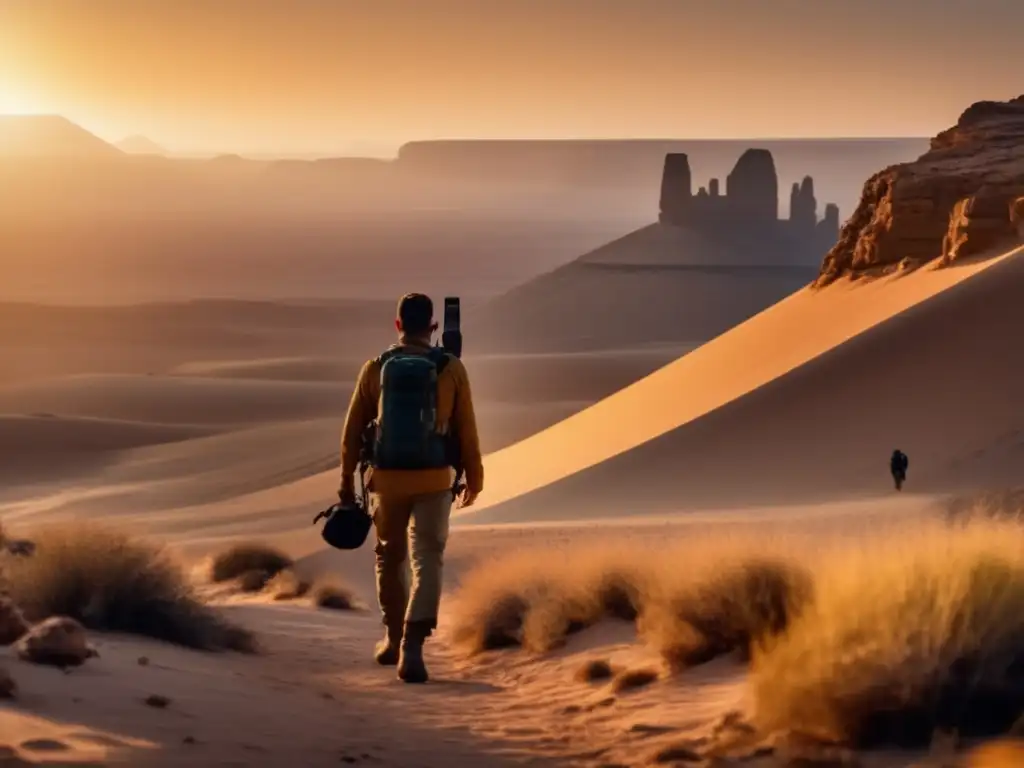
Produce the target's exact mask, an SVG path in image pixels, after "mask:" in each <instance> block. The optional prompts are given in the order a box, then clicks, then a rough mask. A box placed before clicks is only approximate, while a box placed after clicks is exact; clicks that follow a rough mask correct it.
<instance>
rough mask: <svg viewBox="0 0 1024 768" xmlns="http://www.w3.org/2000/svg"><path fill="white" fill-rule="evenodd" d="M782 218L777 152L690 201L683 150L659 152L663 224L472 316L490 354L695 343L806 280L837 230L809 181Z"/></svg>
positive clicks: (758, 153)
mask: <svg viewBox="0 0 1024 768" xmlns="http://www.w3.org/2000/svg"><path fill="white" fill-rule="evenodd" d="M790 202H791V207H792V213H791V216H790V218H789V219H785V220H780V219H779V215H778V210H779V181H778V176H777V174H776V171H775V162H774V159H773V157H772V154H771V153H770V152H768V151H767V150H764V149H749V150H747V151H745V152H743V153H742V155H741V156H740V158H739V161H738V162H737V163H736V165H735V167H734V168H733V170H732V172H731V173H730V174H728V177H727V178H726V191H725V194H722V193H721V190H720V189H719V183H718V180H717V179H711V181H710V183H709V184H708V187H707V188H704V187H701V188H700V189H699V190H698V192H697V194H693V190H692V178H691V171H690V163H689V159H688V157H687V155H685V154H683V153H679V152H670V153H668V154H666V155H665V156H664V172H663V175H662V182H661V203H660V215H659V217H658V223H655V224H651V225H649V226H646V227H642V228H641V229H638V230H635V231H634V232H631V233H629V234H627V235H626V236H624V237H622V238H619V239H618V240H614V241H612V242H610V243H608V244H606V245H604V246H602V247H600V248H597V249H596V250H593V251H591V252H590V253H587V254H584V255H583V256H581V257H579V258H578V259H576V260H574V261H572V262H570V263H569V264H566V265H564V266H562V267H559V268H558V269H556V270H554V271H552V272H549V273H547V274H544V275H540V276H538V277H536V278H534V279H533V280H530V281H529V282H527V283H524V284H523V285H520V286H518V287H516V288H514V289H513V290H511V291H509V292H508V293H506V294H503V295H502V296H499V297H497V298H496V299H493V300H492V301H490V302H489V303H487V304H485V305H483V306H482V307H480V308H479V310H477V311H475V313H474V315H473V319H472V324H473V328H474V333H475V334H477V338H479V339H480V340H481V342H482V343H483V345H484V346H485V347H486V348H488V349H490V350H496V351H515V352H566V351H577V352H578V351H583V350H599V349H624V348H635V347H638V346H643V345H650V344H654V343H664V344H670V343H671V344H684V345H697V344H701V343H703V342H705V341H708V340H709V339H711V338H714V337H715V336H717V335H718V334H720V333H723V332H725V331H727V330H728V329H730V328H732V327H733V326H735V325H737V324H738V323H741V322H743V321H744V320H746V319H748V318H749V317H751V316H752V315H755V314H757V313H758V312H760V311H761V310H763V309H765V308H766V307H768V306H770V305H772V304H774V303H775V302H777V301H779V300H781V299H783V298H785V297H786V296H788V295H789V294H791V293H793V292H794V291H796V290H799V289H800V288H802V287H804V286H806V285H808V284H809V283H811V282H812V281H813V280H814V278H815V275H816V274H817V270H818V265H820V263H821V258H822V256H823V255H824V254H825V252H827V251H828V249H829V248H831V247H832V246H833V245H834V244H835V242H836V237H837V235H838V232H839V209H838V208H837V207H836V206H835V205H831V204H830V205H828V206H826V208H825V216H824V218H823V219H822V220H821V221H819V220H818V208H817V205H818V204H817V200H816V199H815V196H814V181H813V180H812V179H811V178H810V177H809V176H808V177H805V178H804V179H803V181H802V182H799V183H797V184H794V185H793V188H792V192H791V194H790Z"/></svg>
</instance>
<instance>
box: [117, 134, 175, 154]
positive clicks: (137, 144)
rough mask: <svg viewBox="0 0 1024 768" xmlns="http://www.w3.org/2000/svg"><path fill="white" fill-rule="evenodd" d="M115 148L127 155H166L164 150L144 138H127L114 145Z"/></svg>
mask: <svg viewBox="0 0 1024 768" xmlns="http://www.w3.org/2000/svg"><path fill="white" fill-rule="evenodd" d="M116 146H117V148H118V149H120V150H121V151H122V152H124V153H126V154H129V155H167V154H168V152H167V150H166V149H164V148H163V147H161V146H160V145H159V144H157V143H156V142H155V141H153V140H152V139H147V138H146V137H145V136H129V137H128V138H126V139H122V140H121V141H119V142H118V143H117V144H116Z"/></svg>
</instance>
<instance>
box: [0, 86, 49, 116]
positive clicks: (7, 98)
mask: <svg viewBox="0 0 1024 768" xmlns="http://www.w3.org/2000/svg"><path fill="white" fill-rule="evenodd" d="M39 111H40V110H39V105H38V104H36V103H35V99H34V98H33V97H32V96H31V95H30V94H28V93H26V91H25V89H23V88H21V87H19V86H17V85H15V84H14V83H11V82H8V81H5V80H0V115H31V114H35V113H37V112H39Z"/></svg>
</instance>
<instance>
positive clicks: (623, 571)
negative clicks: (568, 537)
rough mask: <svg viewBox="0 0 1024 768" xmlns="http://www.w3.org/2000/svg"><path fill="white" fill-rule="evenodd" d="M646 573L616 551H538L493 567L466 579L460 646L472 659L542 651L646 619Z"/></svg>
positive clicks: (457, 632)
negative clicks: (610, 625)
mask: <svg viewBox="0 0 1024 768" xmlns="http://www.w3.org/2000/svg"><path fill="white" fill-rule="evenodd" d="M643 583H644V575H643V573H642V570H641V569H640V568H639V567H637V566H636V564H634V563H632V562H630V561H629V559H628V558H623V557H622V556H621V555H619V554H618V553H617V552H615V551H612V550H604V549H602V550H595V551H585V552H580V553H576V554H575V555H573V559H568V558H567V556H566V553H565V552H558V551H555V552H551V551H548V550H540V551H533V552H521V553H515V554H512V555H510V556H509V557H507V558H504V559H499V560H497V561H488V562H487V563H486V564H485V565H481V566H480V567H477V568H475V569H473V570H471V571H470V572H469V573H468V574H467V575H466V577H465V578H464V579H463V583H462V587H461V589H460V591H459V594H458V596H457V602H456V606H457V607H456V615H455V619H456V620H455V624H454V628H453V640H454V642H455V643H456V644H457V645H458V646H460V647H461V648H463V649H464V650H465V651H466V652H468V653H470V654H473V653H479V652H481V651H488V650H495V649H499V648H511V647H520V646H521V647H524V648H527V649H528V650H531V651H535V652H544V651H548V650H550V649H552V648H555V647H557V646H559V645H560V644H561V643H562V642H563V641H564V640H565V638H566V637H567V636H568V635H570V634H573V633H574V632H578V631H580V630H582V629H584V628H586V627H589V626H591V625H593V624H595V623H596V622H597V621H599V620H600V619H602V618H604V617H613V618H621V619H625V620H629V621H632V620H634V619H635V618H636V616H637V615H638V614H639V613H640V610H641V604H642V600H643V598H642V595H643V592H644V588H643Z"/></svg>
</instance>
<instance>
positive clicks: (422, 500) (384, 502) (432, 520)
mask: <svg viewBox="0 0 1024 768" xmlns="http://www.w3.org/2000/svg"><path fill="white" fill-rule="evenodd" d="M452 501H453V499H452V492H451V491H450V490H445V491H441V492H439V493H427V494H422V495H417V496H393V495H391V494H388V495H381V494H373V496H372V497H371V509H372V512H373V524H374V528H375V529H376V532H377V544H376V546H375V547H374V554H375V555H376V573H377V602H378V604H379V605H380V610H381V613H382V614H383V616H384V623H385V624H386V625H387V626H388V627H389V628H390V629H394V630H398V629H399V628H400V627H402V626H403V624H404V623H411V622H416V623H425V624H428V625H429V627H430V629H434V628H436V627H437V614H438V609H439V608H440V604H441V586H442V577H443V568H444V550H445V546H446V545H447V544H448V530H449V523H450V519H451V510H452ZM407 560H408V561H409V571H410V572H411V576H412V579H411V584H410V585H409V586H408V587H407V585H406V561H407Z"/></svg>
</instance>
